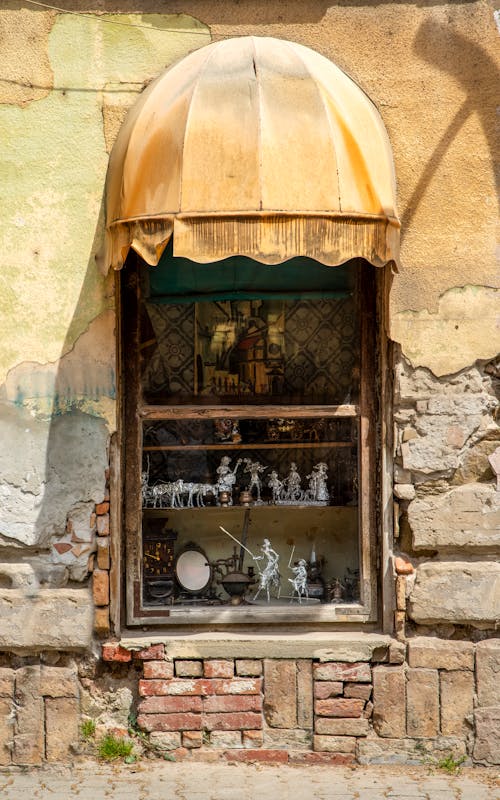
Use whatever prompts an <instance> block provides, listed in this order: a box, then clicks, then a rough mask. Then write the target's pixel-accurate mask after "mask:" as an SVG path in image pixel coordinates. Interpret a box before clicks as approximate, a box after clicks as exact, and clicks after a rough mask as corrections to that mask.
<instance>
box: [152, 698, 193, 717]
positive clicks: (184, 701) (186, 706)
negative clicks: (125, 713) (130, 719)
mask: <svg viewBox="0 0 500 800" xmlns="http://www.w3.org/2000/svg"><path fill="white" fill-rule="evenodd" d="M138 710H139V713H140V714H172V713H174V712H180V711H197V712H200V711H202V710H203V709H202V700H201V697H147V698H146V700H142V701H141V702H140V703H139V709H138Z"/></svg>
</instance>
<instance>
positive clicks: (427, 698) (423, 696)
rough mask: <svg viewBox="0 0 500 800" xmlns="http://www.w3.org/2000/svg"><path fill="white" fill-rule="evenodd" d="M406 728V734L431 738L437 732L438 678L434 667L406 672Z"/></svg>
mask: <svg viewBox="0 0 500 800" xmlns="http://www.w3.org/2000/svg"><path fill="white" fill-rule="evenodd" d="M406 678H407V684H406V730H407V733H408V736H414V737H420V738H432V737H435V736H437V735H438V733H439V679H438V672H437V670H435V669H409V670H408V671H407V673H406Z"/></svg>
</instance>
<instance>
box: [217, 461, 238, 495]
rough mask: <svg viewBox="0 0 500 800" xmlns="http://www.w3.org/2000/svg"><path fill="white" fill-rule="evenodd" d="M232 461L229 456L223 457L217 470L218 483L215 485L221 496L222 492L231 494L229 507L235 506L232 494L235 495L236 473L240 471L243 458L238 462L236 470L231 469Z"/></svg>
mask: <svg viewBox="0 0 500 800" xmlns="http://www.w3.org/2000/svg"><path fill="white" fill-rule="evenodd" d="M230 463H231V459H230V458H229V456H222V458H221V462H220V464H219V466H218V467H217V469H216V472H217V482H216V484H215V488H216V490H217V493H218V494H220V493H221V492H229V494H230V496H231V497H230V501H229V505H230V506H231V505H232V504H233V499H232V494H233V487H234V484H235V483H236V473H237V471H238V467H239V466H240V464H241V458H239V459H238V461H237V462H236V466H235V467H234V469H231V468H230V466H229V465H230Z"/></svg>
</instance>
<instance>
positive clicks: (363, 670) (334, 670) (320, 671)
mask: <svg viewBox="0 0 500 800" xmlns="http://www.w3.org/2000/svg"><path fill="white" fill-rule="evenodd" d="M314 679H315V680H317V681H350V682H353V681H359V682H360V683H371V680H372V674H371V670H370V665H369V664H365V663H363V662H361V663H358V664H356V663H354V664H344V663H342V662H340V663H331V664H314Z"/></svg>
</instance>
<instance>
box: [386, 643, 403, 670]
mask: <svg viewBox="0 0 500 800" xmlns="http://www.w3.org/2000/svg"><path fill="white" fill-rule="evenodd" d="M405 659H406V643H405V642H397V641H395V640H393V641H392V642H391V644H390V645H389V664H404V662H405Z"/></svg>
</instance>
